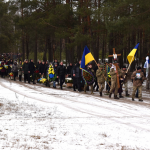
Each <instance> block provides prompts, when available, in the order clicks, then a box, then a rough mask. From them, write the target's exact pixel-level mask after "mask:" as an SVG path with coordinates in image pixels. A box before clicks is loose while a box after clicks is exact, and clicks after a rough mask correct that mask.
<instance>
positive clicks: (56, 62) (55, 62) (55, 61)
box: [53, 59, 59, 67]
mask: <svg viewBox="0 0 150 150" xmlns="http://www.w3.org/2000/svg"><path fill="white" fill-rule="evenodd" d="M55 64H57V67H58V66H59V62H58V61H57V59H55V60H54V62H53V67H54V66H55Z"/></svg>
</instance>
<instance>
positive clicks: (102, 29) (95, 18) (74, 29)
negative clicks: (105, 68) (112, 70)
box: [0, 0, 150, 68]
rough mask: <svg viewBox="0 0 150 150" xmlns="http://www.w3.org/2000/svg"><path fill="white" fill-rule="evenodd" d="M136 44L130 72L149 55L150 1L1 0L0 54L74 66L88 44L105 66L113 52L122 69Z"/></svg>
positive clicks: (97, 59)
mask: <svg viewBox="0 0 150 150" xmlns="http://www.w3.org/2000/svg"><path fill="white" fill-rule="evenodd" d="M138 42H140V45H139V48H138V53H137V56H136V57H137V59H136V61H134V62H133V63H132V68H134V67H135V64H139V63H142V64H144V62H145V57H146V56H147V55H149V47H150V1H148V0H142V1H141V0H78V1H76V0H66V1H64V0H32V1H30V0H9V1H3V0H0V53H3V52H5V53H7V52H13V53H22V59H23V60H24V59H25V58H27V59H28V58H29V57H30V56H29V55H30V54H32V56H33V59H34V62H35V63H36V62H37V60H38V59H39V58H38V57H37V56H38V54H39V53H41V54H42V57H43V58H42V59H43V60H49V61H53V60H54V59H58V61H61V60H64V59H65V60H66V63H68V62H72V63H75V62H77V61H78V60H80V59H81V57H82V53H83V50H84V47H85V45H87V46H88V47H89V49H90V51H91V53H92V54H93V56H94V58H95V59H96V61H99V59H101V62H104V61H105V58H108V55H112V54H113V48H115V49H116V53H117V54H121V56H120V57H118V61H119V63H120V66H122V65H123V64H125V63H127V64H128V61H127V55H128V54H129V52H130V51H131V50H132V49H133V48H134V47H135V45H136V44H137V43H138ZM109 61H110V62H111V61H112V58H109Z"/></svg>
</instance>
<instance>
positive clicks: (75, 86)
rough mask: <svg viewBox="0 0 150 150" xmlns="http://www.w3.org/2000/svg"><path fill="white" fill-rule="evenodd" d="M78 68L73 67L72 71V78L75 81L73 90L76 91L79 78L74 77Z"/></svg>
mask: <svg viewBox="0 0 150 150" xmlns="http://www.w3.org/2000/svg"><path fill="white" fill-rule="evenodd" d="M75 68H76V64H75V65H74V66H73V68H72V70H71V77H72V80H73V90H74V91H76V88H77V87H78V86H77V78H76V77H74V76H73V70H75Z"/></svg>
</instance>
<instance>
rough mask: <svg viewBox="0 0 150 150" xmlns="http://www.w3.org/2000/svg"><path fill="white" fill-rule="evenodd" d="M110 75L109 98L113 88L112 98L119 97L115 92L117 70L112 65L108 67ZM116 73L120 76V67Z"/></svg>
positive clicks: (116, 91) (116, 89)
mask: <svg viewBox="0 0 150 150" xmlns="http://www.w3.org/2000/svg"><path fill="white" fill-rule="evenodd" d="M110 75H111V89H110V93H109V98H111V95H112V92H113V91H114V90H115V92H114V99H119V98H118V97H117V93H118V83H117V70H116V68H115V66H114V65H112V67H111V69H110ZM118 75H119V76H121V72H120V69H119V70H118Z"/></svg>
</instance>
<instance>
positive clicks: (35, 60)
mask: <svg viewBox="0 0 150 150" xmlns="http://www.w3.org/2000/svg"><path fill="white" fill-rule="evenodd" d="M34 63H35V64H37V33H36V35H35V49H34Z"/></svg>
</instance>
